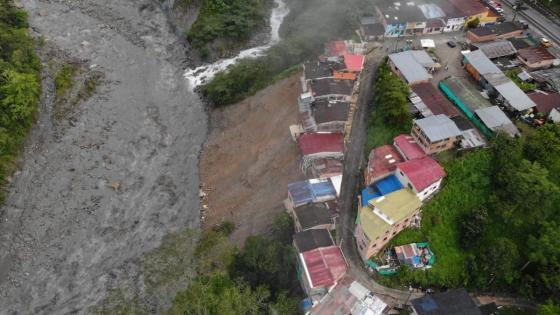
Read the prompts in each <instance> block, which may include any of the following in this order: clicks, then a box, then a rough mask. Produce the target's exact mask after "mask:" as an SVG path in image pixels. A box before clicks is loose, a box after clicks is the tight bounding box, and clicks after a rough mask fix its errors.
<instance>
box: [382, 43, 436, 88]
mask: <svg viewBox="0 0 560 315" xmlns="http://www.w3.org/2000/svg"><path fill="white" fill-rule="evenodd" d="M422 52H423V53H424V54H425V55H428V54H427V53H426V52H425V51H422ZM424 57H425V56H423V55H422V54H416V53H411V51H410V50H408V51H403V52H400V53H395V54H390V55H389V59H391V61H392V62H393V64H394V65H395V67H397V69H398V70H399V71H400V73H401V74H402V75H403V77H404V78H405V80H406V81H407V82H408V83H414V82H420V81H427V80H430V79H431V78H432V76H431V75H430V74H429V73H428V71H427V70H426V69H425V68H424V66H423V65H422V62H421V61H423V62H426V60H425V58H424ZM416 58H420V61H419V60H417V59H416ZM428 58H430V56H428ZM430 61H431V62H432V63H433V61H432V60H431V58H430Z"/></svg>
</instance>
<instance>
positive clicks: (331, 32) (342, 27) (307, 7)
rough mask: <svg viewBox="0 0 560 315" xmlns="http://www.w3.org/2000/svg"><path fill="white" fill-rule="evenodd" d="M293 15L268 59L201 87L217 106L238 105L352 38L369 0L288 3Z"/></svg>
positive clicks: (243, 63)
mask: <svg viewBox="0 0 560 315" xmlns="http://www.w3.org/2000/svg"><path fill="white" fill-rule="evenodd" d="M288 4H289V6H290V14H289V15H288V16H287V17H286V20H285V21H284V24H283V26H282V37H283V38H284V40H282V41H281V42H280V43H279V44H277V45H276V46H274V47H272V48H271V49H270V50H269V51H268V53H267V55H266V56H263V57H260V58H254V59H244V60H241V61H240V62H238V63H237V64H235V65H233V66H231V67H230V68H228V70H226V71H224V72H222V73H219V74H218V75H216V76H215V77H214V79H213V80H211V81H210V82H209V83H208V84H206V85H204V86H203V87H202V88H201V92H202V94H203V95H204V96H205V97H206V98H207V99H208V100H209V101H210V102H211V103H212V104H214V105H216V106H222V105H228V104H232V103H235V102H237V101H239V100H242V99H243V98H245V97H247V96H250V95H253V94H255V93H256V92H257V91H258V90H260V89H262V88H264V87H266V86H267V85H269V84H271V83H272V82H274V80H275V79H278V74H279V73H281V72H283V71H285V70H286V69H288V68H290V67H292V66H294V65H298V64H300V63H301V62H302V61H304V60H306V59H310V58H316V56H317V55H318V54H319V53H320V52H321V51H322V48H323V44H324V43H325V42H326V41H328V40H329V39H333V38H351V37H352V31H353V30H354V29H355V27H356V25H355V24H354V23H355V22H356V21H357V18H356V16H357V14H358V13H359V12H363V11H364V10H366V9H367V8H368V5H370V4H369V2H368V1H367V0H348V1H344V2H341V1H337V0H306V1H299V0H298V1H295V0H291V1H288Z"/></svg>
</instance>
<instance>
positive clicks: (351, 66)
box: [344, 54, 365, 72]
mask: <svg viewBox="0 0 560 315" xmlns="http://www.w3.org/2000/svg"><path fill="white" fill-rule="evenodd" d="M364 60H365V56H364V55H353V54H345V55H344V65H345V66H346V70H348V71H352V72H360V71H362V68H363V66H364Z"/></svg>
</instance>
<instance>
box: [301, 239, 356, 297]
mask: <svg viewBox="0 0 560 315" xmlns="http://www.w3.org/2000/svg"><path fill="white" fill-rule="evenodd" d="M300 255H301V256H302V258H303V259H302V260H303V262H304V264H305V270H306V272H307V276H308V279H309V280H311V282H310V286H311V288H315V287H330V286H332V285H333V284H335V283H336V281H338V280H339V279H340V278H342V276H344V274H345V273H346V269H347V265H346V260H345V259H344V256H343V254H342V251H341V250H340V248H339V247H338V246H330V247H321V248H317V249H314V250H310V251H307V252H304V253H302V254H300Z"/></svg>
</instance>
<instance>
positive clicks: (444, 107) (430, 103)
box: [411, 82, 459, 117]
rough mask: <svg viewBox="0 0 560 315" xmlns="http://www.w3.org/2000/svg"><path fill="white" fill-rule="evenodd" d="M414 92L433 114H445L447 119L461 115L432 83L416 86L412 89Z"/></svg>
mask: <svg viewBox="0 0 560 315" xmlns="http://www.w3.org/2000/svg"><path fill="white" fill-rule="evenodd" d="M411 89H412V91H413V92H414V93H416V95H418V97H420V99H422V102H424V104H426V106H427V107H428V108H429V109H430V111H431V112H432V114H434V115H439V114H444V115H445V116H447V117H454V116H457V115H459V112H458V111H457V109H456V108H455V106H453V104H451V102H449V101H448V100H447V98H446V97H445V96H443V94H441V92H440V91H439V90H438V89H436V88H435V87H434V86H433V85H432V83H430V82H422V83H417V84H414V85H413V86H412V87H411Z"/></svg>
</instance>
